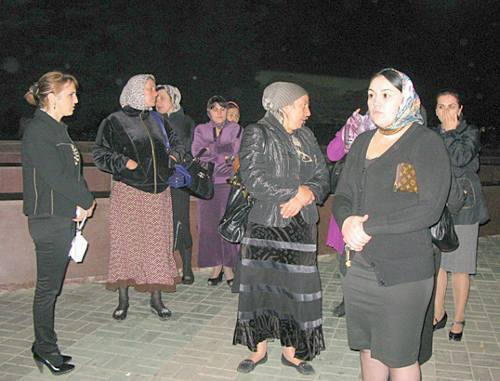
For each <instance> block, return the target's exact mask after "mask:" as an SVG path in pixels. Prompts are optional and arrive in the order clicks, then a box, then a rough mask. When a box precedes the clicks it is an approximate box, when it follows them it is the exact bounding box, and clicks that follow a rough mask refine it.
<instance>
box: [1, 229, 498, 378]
mask: <svg viewBox="0 0 500 381" xmlns="http://www.w3.org/2000/svg"><path fill="white" fill-rule="evenodd" d="M479 247H480V248H479V259H478V275H477V276H476V277H475V278H474V279H473V282H472V286H471V293H470V300H469V304H468V309H467V326H466V327H465V333H464V338H463V341H462V342H461V343H455V342H449V341H448V339H447V330H440V331H438V332H437V334H436V336H435V346H434V355H433V357H432V359H431V360H430V361H429V362H428V363H427V364H425V365H424V367H423V379H424V380H481V381H490V380H491V381H493V380H500V347H499V344H500V236H494V237H485V238H481V239H480V245H479ZM336 266H337V261H336V260H335V259H334V257H333V255H325V256H321V257H320V270H321V273H322V282H323V290H324V326H323V327H324V332H325V336H326V344H327V350H326V351H325V352H323V353H322V354H321V356H319V357H318V358H317V359H315V360H314V361H313V363H312V364H313V365H314V367H315V369H316V375H315V376H314V377H300V375H299V374H298V373H297V372H296V371H295V370H293V369H289V368H284V367H283V366H282V365H281V364H280V360H279V358H280V347H279V343H277V342H274V343H272V344H271V345H270V351H269V358H270V360H269V361H268V362H267V363H266V364H265V365H262V366H259V367H258V368H257V369H256V370H255V371H254V372H253V373H251V374H249V375H241V374H238V373H237V372H236V371H235V369H236V366H237V364H238V362H239V361H240V360H241V359H243V358H244V357H245V355H247V350H246V349H245V348H243V347H241V346H233V345H231V340H232V333H233V327H234V321H235V314H236V302H237V296H236V295H235V294H231V292H230V291H229V289H228V287H227V285H226V284H223V285H221V286H219V287H216V288H209V287H208V286H206V278H207V275H208V274H207V273H202V272H198V273H196V275H197V278H196V282H195V284H194V285H192V286H184V285H180V286H179V287H178V291H177V292H176V293H175V294H170V295H166V297H165V301H166V303H167V305H168V306H169V307H170V308H171V309H172V310H173V311H174V315H173V317H172V318H171V319H170V320H169V321H160V320H159V319H158V318H156V317H155V316H154V315H153V314H152V313H151V312H150V311H149V306H148V296H147V295H146V294H140V293H136V292H131V308H130V310H129V315H128V317H127V319H126V320H125V321H123V322H116V321H113V320H112V319H111V312H112V311H113V309H114V308H115V305H116V304H115V303H116V299H117V295H116V294H115V293H113V292H110V291H106V290H104V286H103V285H102V284H95V283H94V284H82V285H65V287H64V290H63V294H62V296H61V297H60V298H59V301H58V305H57V312H56V316H57V320H56V329H57V332H58V334H59V343H60V347H61V348H62V349H63V351H64V353H69V354H71V355H72V356H73V357H74V363H75V364H76V365H77V368H76V370H75V371H74V372H72V373H70V374H68V375H63V376H60V377H58V380H65V379H68V380H85V381H90V380H116V381H127V380H134V381H135V380H307V379H314V380H358V379H359V364H358V354H357V353H355V352H352V351H350V350H349V349H348V347H347V341H346V326H345V320H344V319H342V318H341V319H339V318H335V317H333V316H332V314H331V310H332V306H333V305H335V304H336V303H337V301H338V299H339V296H340V284H339V278H338V274H337V272H336ZM32 297H33V290H32V289H30V290H19V291H12V292H0V381H7V380H27V381H28V380H29V381H35V380H45V379H51V378H53V376H51V375H50V373H49V372H48V370H47V369H45V370H44V373H43V374H40V373H39V372H38V370H37V369H36V367H35V365H34V363H33V360H32V358H31V353H30V350H29V348H30V345H31V341H32V335H33V333H32V324H31V303H32ZM451 302H452V298H451V293H450V292H449V293H448V296H447V307H448V308H447V309H448V311H450V310H452V308H451Z"/></svg>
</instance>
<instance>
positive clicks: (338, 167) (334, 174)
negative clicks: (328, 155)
mask: <svg viewBox="0 0 500 381" xmlns="http://www.w3.org/2000/svg"><path fill="white" fill-rule="evenodd" d="M346 157H347V155H344V157H343V158H342V159H340V160H338V161H336V162H335V163H333V165H331V166H330V193H331V194H334V193H335V189H336V188H337V184H338V182H339V178H340V174H341V173H342V169H344V164H345V159H346Z"/></svg>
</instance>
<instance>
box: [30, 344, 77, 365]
mask: <svg viewBox="0 0 500 381" xmlns="http://www.w3.org/2000/svg"><path fill="white" fill-rule="evenodd" d="M31 353H33V354H35V343H33V345H32V346H31ZM61 356H62V358H63V362H70V361H71V360H72V359H73V357H71V356H68V355H63V354H62V355H61Z"/></svg>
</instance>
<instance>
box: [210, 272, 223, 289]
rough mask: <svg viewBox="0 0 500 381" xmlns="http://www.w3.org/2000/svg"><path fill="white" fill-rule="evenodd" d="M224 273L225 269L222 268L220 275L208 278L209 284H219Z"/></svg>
mask: <svg viewBox="0 0 500 381" xmlns="http://www.w3.org/2000/svg"><path fill="white" fill-rule="evenodd" d="M223 275H224V270H221V271H220V273H219V275H217V277H215V278H208V285H209V286H217V285H218V284H219V283H220V282H222V276H223Z"/></svg>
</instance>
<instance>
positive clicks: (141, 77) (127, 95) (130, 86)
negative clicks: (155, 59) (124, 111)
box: [120, 74, 156, 111]
mask: <svg viewBox="0 0 500 381" xmlns="http://www.w3.org/2000/svg"><path fill="white" fill-rule="evenodd" d="M148 79H151V80H153V81H154V82H156V80H155V77H154V76H153V75H152V74H137V75H134V76H133V77H132V78H130V79H129V80H128V81H127V84H126V85H125V87H124V88H123V90H122V93H121V95H120V106H122V107H125V106H130V107H132V108H135V109H136V110H141V111H143V110H151V107H146V106H145V104H144V103H145V100H144V87H146V82H147V81H148Z"/></svg>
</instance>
